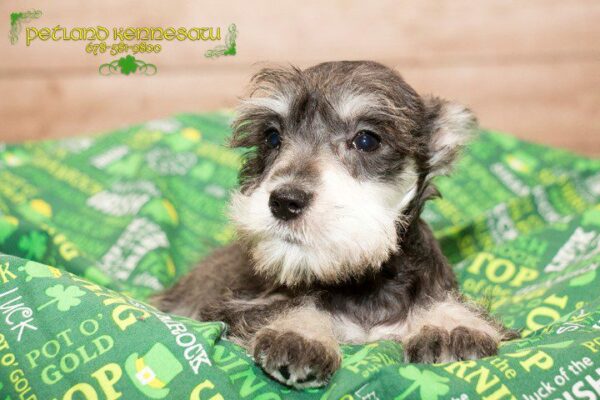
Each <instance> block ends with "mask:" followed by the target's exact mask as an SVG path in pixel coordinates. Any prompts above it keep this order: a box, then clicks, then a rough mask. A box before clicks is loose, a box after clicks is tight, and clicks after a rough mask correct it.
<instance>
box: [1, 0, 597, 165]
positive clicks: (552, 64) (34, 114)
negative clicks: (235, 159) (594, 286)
mask: <svg viewBox="0 0 600 400" xmlns="http://www.w3.org/2000/svg"><path fill="white" fill-rule="evenodd" d="M32 8H39V9H42V10H43V12H44V15H43V17H42V18H40V19H39V20H36V21H32V22H31V23H30V24H29V25H27V26H37V27H43V26H47V27H54V26H56V25H58V24H60V25H61V26H66V27H76V26H95V25H103V26H106V27H113V26H115V27H119V26H132V27H139V26H163V27H167V26H174V27H179V26H185V27H191V26H220V27H221V28H222V29H223V30H225V27H226V26H227V25H229V24H230V23H231V22H235V23H236V24H237V26H238V30H239V32H240V34H239V39H238V42H237V43H238V54H237V55H236V56H235V57H224V58H220V59H216V60H211V59H206V58H205V57H204V56H203V53H204V51H205V50H206V49H208V48H210V47H211V46H212V45H213V44H212V43H204V42H181V43H179V42H163V43H162V44H163V51H162V52H161V53H160V54H158V55H152V56H150V55H148V56H147V57H146V58H144V60H146V61H148V62H154V63H155V64H157V66H158V67H159V73H158V74H157V75H155V76H153V77H142V76H129V77H125V76H113V77H101V76H99V75H98V73H97V68H98V65H99V64H100V63H103V62H107V61H110V60H111V59H113V58H114V57H110V56H107V55H104V56H92V55H89V54H86V53H85V50H84V49H85V44H86V43H85V42H58V43H56V42H39V41H38V42H34V43H33V44H32V45H31V46H30V47H25V45H24V43H23V42H24V34H23V33H22V34H21V42H20V43H19V44H17V45H16V46H11V45H10V44H9V41H8V40H0V92H1V93H2V94H3V95H2V96H0V121H1V122H0V140H2V141H18V140H24V139H34V138H50V137H59V136H67V135H76V134H80V133H94V132H100V131H105V130H110V129H113V128H116V127H119V126H123V125H126V124H129V123H134V122H140V121H143V120H147V119H153V118H158V117H162V116H168V115H171V114H173V113H177V112H188V111H192V112H201V111H205V110H210V109H217V108H222V107H231V106H233V105H234V104H235V103H236V100H237V96H239V95H241V94H242V93H243V88H244V85H245V84H246V82H247V80H248V78H249V77H250V76H251V74H252V72H254V71H256V70H257V68H258V66H257V64H256V63H260V62H263V61H270V62H277V63H293V64H297V65H299V66H308V65H311V64H314V63H317V62H320V61H325V60H332V59H375V60H378V61H382V62H384V63H386V64H388V65H390V66H393V67H395V68H397V69H398V70H399V71H400V72H401V73H402V74H403V75H404V76H405V78H406V80H407V81H408V82H409V83H411V84H412V85H413V86H414V87H415V88H416V89H417V90H419V91H421V92H424V93H435V94H438V95H441V96H444V97H448V98H452V99H455V100H458V101H461V102H464V103H466V104H468V105H469V106H470V107H472V108H473V109H474V110H475V111H476V112H477V113H478V115H479V118H480V121H481V123H482V125H484V126H486V127H490V128H494V129H497V130H503V131H508V132H511V133H514V134H515V135H517V136H519V137H521V138H524V139H527V140H532V141H535V142H539V143H546V144H549V145H553V146H561V147H565V148H570V149H572V150H575V151H578V152H580V153H585V154H590V155H600V122H599V121H598V117H597V114H598V111H599V110H600V24H598V23H597V21H599V20H600V2H598V1H591V0H575V1H569V2H564V1H555V0H529V1H527V2H518V1H500V0H493V1H485V2H481V1H469V0H456V1H452V2H446V1H437V0H422V1H397V0H396V1H391V0H390V1H379V2H377V3H373V2H371V3H366V2H363V1H358V0H335V1H331V2H319V1H316V0H307V1H303V2H302V6H299V5H298V3H297V2H292V1H279V2H274V1H266V0H259V1H253V2H247V1H230V0H228V1H202V2H198V1H186V0H170V1H169V2H166V1H159V0H155V1H143V2H142V1H132V0H104V1H89V2H86V5H85V7H83V6H81V3H80V2H79V1H75V0H62V1H61V2H52V4H51V5H50V4H49V3H48V2H42V1H39V0H35V1H34V0H28V1H12V2H2V3H1V4H0V15H8V14H9V13H10V12H11V11H16V10H27V9H32Z"/></svg>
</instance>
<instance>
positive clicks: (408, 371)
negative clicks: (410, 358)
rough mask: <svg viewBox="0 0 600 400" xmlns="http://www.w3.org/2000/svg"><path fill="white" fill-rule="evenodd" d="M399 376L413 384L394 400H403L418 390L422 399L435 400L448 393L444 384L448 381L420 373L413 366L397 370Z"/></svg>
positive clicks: (426, 371)
mask: <svg viewBox="0 0 600 400" xmlns="http://www.w3.org/2000/svg"><path fill="white" fill-rule="evenodd" d="M398 372H400V375H401V376H402V377H403V378H406V379H408V380H411V381H413V383H412V384H411V385H410V386H409V387H408V388H407V389H406V390H405V391H404V392H402V393H400V395H399V396H397V397H396V398H395V399H394V400H403V399H406V398H407V397H408V395H410V394H411V393H413V392H414V391H415V390H417V389H420V391H419V394H420V395H421V398H422V399H431V400H437V399H438V397H439V396H443V395H445V394H447V393H448V391H449V388H448V385H446V384H445V383H446V382H448V381H449V379H448V378H444V377H443V376H440V375H438V374H436V373H434V372H431V371H428V370H424V371H421V370H420V369H418V368H417V367H415V366H414V365H407V366H406V367H402V368H400V369H399V371H398Z"/></svg>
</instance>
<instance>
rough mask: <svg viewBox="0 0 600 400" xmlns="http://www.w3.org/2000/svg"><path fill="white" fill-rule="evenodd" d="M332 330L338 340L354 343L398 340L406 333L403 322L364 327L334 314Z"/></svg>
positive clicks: (405, 326) (405, 325)
mask: <svg viewBox="0 0 600 400" xmlns="http://www.w3.org/2000/svg"><path fill="white" fill-rule="evenodd" d="M333 330H334V334H335V336H336V338H337V339H338V341H339V342H341V343H356V344H358V343H368V342H375V341H377V340H384V339H391V340H399V339H401V338H402V337H405V336H406V335H407V333H408V332H407V331H408V330H407V324H406V323H405V322H397V323H394V324H385V325H375V326H373V327H370V328H365V327H364V326H362V325H360V324H357V323H356V322H354V321H352V320H351V319H349V318H348V317H345V316H335V317H334V318H333Z"/></svg>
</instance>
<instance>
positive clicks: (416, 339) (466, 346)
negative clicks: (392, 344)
mask: <svg viewBox="0 0 600 400" xmlns="http://www.w3.org/2000/svg"><path fill="white" fill-rule="evenodd" d="M497 350H498V342H497V341H495V340H494V339H493V338H492V337H491V336H490V335H488V334H487V333H485V332H482V331H479V330H477V329H473V328H467V327H464V326H458V327H456V328H454V329H453V330H452V331H451V332H448V331H447V330H446V329H443V328H439V327H436V326H424V327H423V328H421V330H420V331H419V333H418V334H416V335H415V336H413V337H411V338H410V339H409V340H408V341H407V342H406V343H405V345H404V358H405V359H406V361H407V362H412V363H441V362H450V361H458V360H475V359H478V358H482V357H488V356H492V355H494V354H496V352H497Z"/></svg>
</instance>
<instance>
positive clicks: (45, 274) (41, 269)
mask: <svg viewBox="0 0 600 400" xmlns="http://www.w3.org/2000/svg"><path fill="white" fill-rule="evenodd" d="M19 271H25V272H26V273H27V278H25V282H29V281H30V280H31V279H33V278H58V277H60V276H61V275H62V272H61V271H60V270H59V269H58V268H54V267H51V266H46V265H44V264H40V263H37V262H35V261H27V264H25V265H24V266H22V267H20V268H19Z"/></svg>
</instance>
